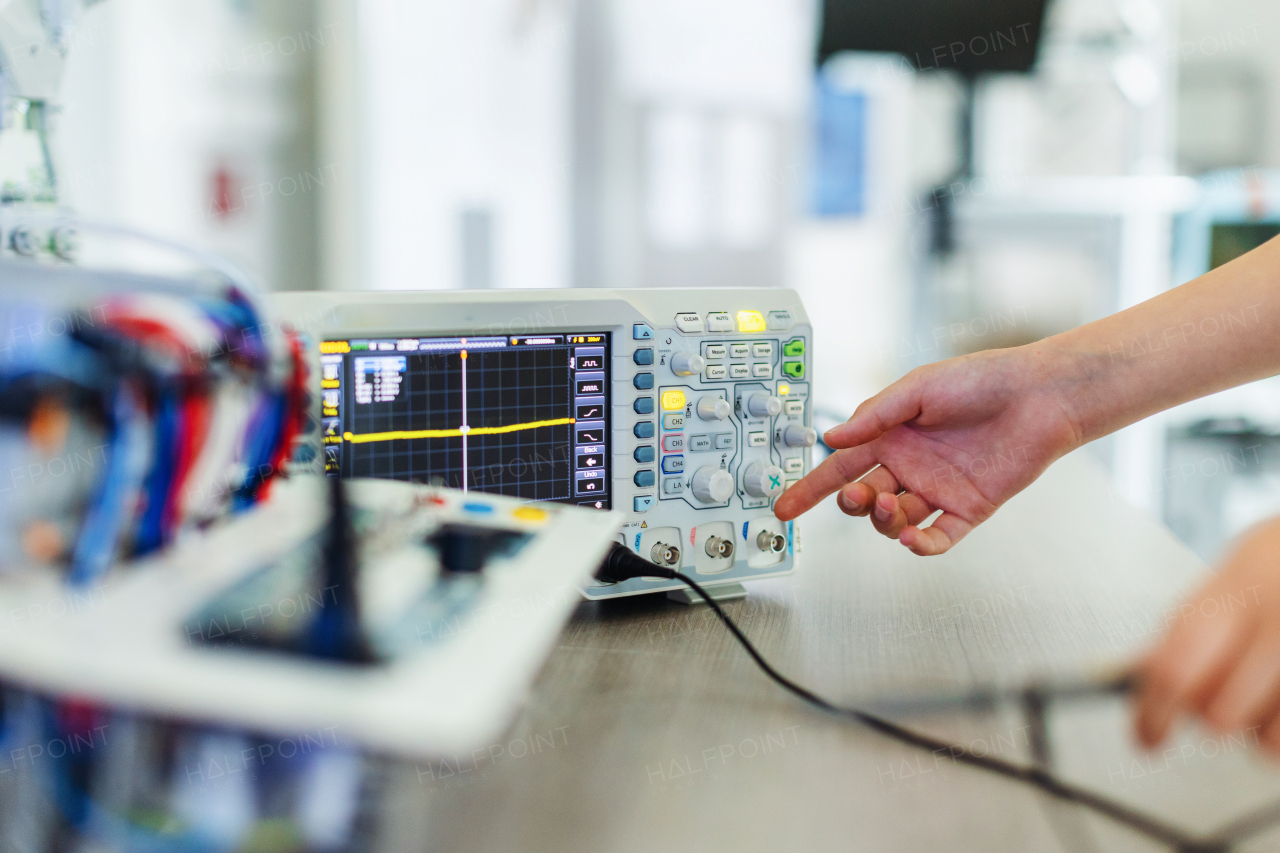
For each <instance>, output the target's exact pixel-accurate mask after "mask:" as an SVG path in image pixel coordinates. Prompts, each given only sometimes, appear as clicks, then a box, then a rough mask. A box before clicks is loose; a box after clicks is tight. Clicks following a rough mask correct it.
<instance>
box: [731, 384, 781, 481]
mask: <svg viewBox="0 0 1280 853" xmlns="http://www.w3.org/2000/svg"><path fill="white" fill-rule="evenodd" d="M774 399H777V398H776V397H775V398H774ZM742 485H743V486H744V487H746V490H747V494H749V495H751V496H752V497H756V498H776V497H777V496H778V495H780V494H782V490H783V489H784V488H786V486H785V485H783V482H782V469H781V468H779V467H778V466H777V465H769V464H767V463H765V462H752V463H751V464H750V465H748V466H747V472H746V473H745V474H743V475H742Z"/></svg>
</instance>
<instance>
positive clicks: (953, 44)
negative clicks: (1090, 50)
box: [818, 0, 1047, 77]
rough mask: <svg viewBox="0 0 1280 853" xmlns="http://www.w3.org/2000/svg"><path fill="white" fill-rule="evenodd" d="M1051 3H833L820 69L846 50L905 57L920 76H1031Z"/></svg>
mask: <svg viewBox="0 0 1280 853" xmlns="http://www.w3.org/2000/svg"><path fill="white" fill-rule="evenodd" d="M1046 3H1047V0H826V2H825V3H824V8H823V13H822V38H821V41H820V42H819V45H818V65H819V66H821V65H822V63H824V62H826V60H827V58H828V57H830V56H831V55H832V54H835V53H839V52H840V51H843V50H866V51H877V52H889V53H901V54H903V55H904V56H906V57H907V59H908V61H910V62H911V64H912V65H914V66H915V67H916V68H917V69H920V70H926V69H933V68H949V69H953V70H955V71H958V72H959V73H961V74H963V75H965V76H968V77H972V76H974V75H976V74H978V73H981V72H984V71H1023V72H1025V71H1030V70H1031V67H1032V66H1033V65H1034V64H1035V61H1036V51H1037V48H1038V47H1039V45H1040V34H1041V31H1042V29H1043V25H1044V10H1045V5H1046Z"/></svg>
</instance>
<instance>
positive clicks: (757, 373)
mask: <svg viewBox="0 0 1280 853" xmlns="http://www.w3.org/2000/svg"><path fill="white" fill-rule="evenodd" d="M751 375H752V376H754V377H756V378H757V379H772V378H773V365H772V364H764V363H763V362H756V363H755V364H753V365H751Z"/></svg>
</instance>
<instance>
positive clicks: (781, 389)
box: [778, 385, 791, 397]
mask: <svg viewBox="0 0 1280 853" xmlns="http://www.w3.org/2000/svg"><path fill="white" fill-rule="evenodd" d="M790 393H791V386H790V385H779V386H778V396H779V397H785V396H787V395H788V394H790Z"/></svg>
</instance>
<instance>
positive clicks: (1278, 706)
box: [1134, 519, 1280, 754]
mask: <svg viewBox="0 0 1280 853" xmlns="http://www.w3.org/2000/svg"><path fill="white" fill-rule="evenodd" d="M1178 615H1179V618H1178V619H1177V621H1176V622H1175V624H1174V625H1173V626H1172V628H1171V630H1170V631H1169V632H1168V634H1167V635H1166V636H1165V637H1164V639H1163V640H1162V641H1161V642H1160V644H1159V645H1158V646H1156V648H1155V649H1154V650H1152V651H1151V652H1150V653H1148V654H1147V655H1146V656H1145V657H1144V658H1143V660H1142V661H1141V662H1140V663H1139V665H1138V667H1137V669H1136V675H1137V677H1138V685H1139V689H1138V697H1137V704H1136V711H1135V716H1134V727H1135V728H1136V730H1137V734H1138V739H1139V740H1140V741H1142V743H1143V744H1145V745H1146V746H1147V747H1153V746H1155V745H1156V744H1158V743H1160V741H1162V740H1164V738H1165V736H1166V735H1167V734H1168V733H1169V729H1170V728H1171V727H1172V726H1173V724H1174V723H1175V722H1176V721H1177V719H1178V717H1179V716H1180V715H1183V714H1193V715H1197V716H1201V717H1203V718H1204V719H1205V721H1206V722H1208V723H1209V725H1210V726H1212V727H1213V728H1215V729H1217V730H1219V731H1222V732H1235V731H1239V730H1241V729H1256V734H1257V739H1258V740H1259V741H1260V742H1261V743H1262V745H1263V746H1264V747H1265V748H1266V749H1267V750H1268V751H1270V752H1272V753H1276V754H1280V519H1273V520H1272V521H1269V522H1267V523H1266V524H1263V525H1261V526H1260V527H1258V528H1256V529H1254V530H1253V531H1251V532H1250V533H1249V534H1247V535H1246V536H1245V537H1244V539H1242V540H1241V542H1240V544H1239V545H1238V546H1237V547H1236V548H1235V550H1234V551H1233V552H1232V554H1231V555H1230V556H1229V557H1228V559H1227V561H1226V564H1225V565H1224V566H1223V568H1222V569H1221V570H1220V571H1219V572H1218V573H1217V574H1216V575H1214V576H1213V578H1212V579H1211V580H1210V581H1209V582H1208V583H1207V584H1205V585H1204V586H1203V587H1202V588H1201V589H1200V591H1199V592H1197V593H1196V594H1195V595H1193V596H1192V597H1190V598H1189V599H1187V601H1186V603H1184V604H1183V605H1182V606H1181V608H1179V610H1178Z"/></svg>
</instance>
